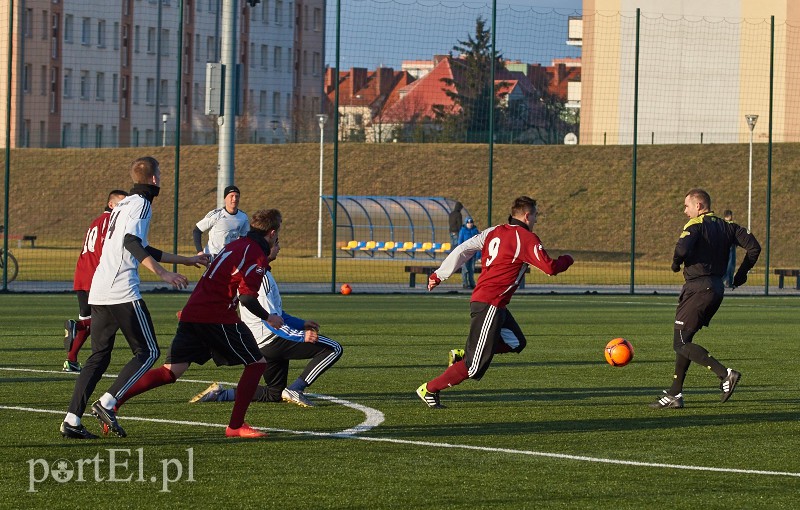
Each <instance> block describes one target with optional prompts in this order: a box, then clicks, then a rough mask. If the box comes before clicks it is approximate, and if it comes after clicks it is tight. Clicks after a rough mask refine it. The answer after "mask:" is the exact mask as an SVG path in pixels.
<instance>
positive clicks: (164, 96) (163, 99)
mask: <svg viewBox="0 0 800 510" xmlns="http://www.w3.org/2000/svg"><path fill="white" fill-rule="evenodd" d="M159 96H160V97H159V99H160V104H161V106H169V80H161V87H160V90H159Z"/></svg>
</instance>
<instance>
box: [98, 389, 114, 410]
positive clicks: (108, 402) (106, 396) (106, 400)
mask: <svg viewBox="0 0 800 510" xmlns="http://www.w3.org/2000/svg"><path fill="white" fill-rule="evenodd" d="M100 405H101V406H103V407H105V408H106V409H114V406H115V405H117V399H115V398H114V396H113V395H111V393H103V396H102V397H100Z"/></svg>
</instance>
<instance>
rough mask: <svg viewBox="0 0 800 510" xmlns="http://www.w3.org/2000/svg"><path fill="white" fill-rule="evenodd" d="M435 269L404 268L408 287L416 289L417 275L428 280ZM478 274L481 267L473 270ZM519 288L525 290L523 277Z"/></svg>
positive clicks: (427, 267) (432, 267)
mask: <svg viewBox="0 0 800 510" xmlns="http://www.w3.org/2000/svg"><path fill="white" fill-rule="evenodd" d="M437 269H439V266H406V269H405V270H406V273H409V274H408V286H409V287H416V286H417V275H418V274H424V275H425V277H426V278H429V277H430V276H431V273H433V272H434V271H436V270H437ZM459 272H460V271H459ZM480 272H481V267H480V266H478V267H476V268H475V273H480ZM530 272H531V268H530V266H528V268H527V269H526V270H525V273H526V274H527V273H530ZM455 275H456V273H453V276H455ZM426 284H427V282H426ZM519 288H520V289H524V288H525V277H523V278H522V281H521V282H519Z"/></svg>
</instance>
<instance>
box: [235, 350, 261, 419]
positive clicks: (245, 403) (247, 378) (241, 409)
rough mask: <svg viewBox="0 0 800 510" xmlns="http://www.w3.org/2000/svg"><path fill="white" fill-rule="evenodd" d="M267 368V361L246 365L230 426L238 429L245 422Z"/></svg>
mask: <svg viewBox="0 0 800 510" xmlns="http://www.w3.org/2000/svg"><path fill="white" fill-rule="evenodd" d="M266 368H267V364H266V363H251V364H250V365H247V366H246V367H244V372H242V376H241V377H240V378H239V385H238V386H236V399H235V400H234V402H233V412H231V421H230V423H229V424H228V426H229V427H230V428H232V429H238V428H239V427H241V426H242V424H243V423H244V415H245V413H247V408H248V407H249V406H250V401H251V400H252V399H253V394H254V393H255V392H256V388H257V387H258V381H260V380H261V376H262V375H264V370H266Z"/></svg>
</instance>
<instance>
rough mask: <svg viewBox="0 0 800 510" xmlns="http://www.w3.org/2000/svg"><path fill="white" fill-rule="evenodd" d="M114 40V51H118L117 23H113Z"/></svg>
mask: <svg viewBox="0 0 800 510" xmlns="http://www.w3.org/2000/svg"><path fill="white" fill-rule="evenodd" d="M112 37H113V38H114V49H115V50H118V49H119V21H115V22H114V33H113V34H112Z"/></svg>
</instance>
